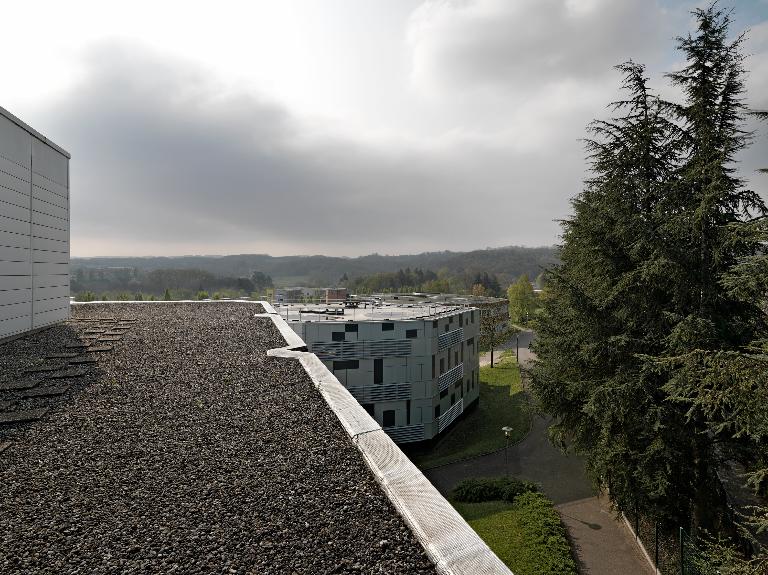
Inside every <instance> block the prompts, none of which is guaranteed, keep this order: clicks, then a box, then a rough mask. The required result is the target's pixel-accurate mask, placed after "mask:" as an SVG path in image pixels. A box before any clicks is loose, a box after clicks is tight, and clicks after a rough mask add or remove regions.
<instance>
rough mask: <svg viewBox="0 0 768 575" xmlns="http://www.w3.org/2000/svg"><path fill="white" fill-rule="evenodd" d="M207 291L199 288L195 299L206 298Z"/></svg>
mask: <svg viewBox="0 0 768 575" xmlns="http://www.w3.org/2000/svg"><path fill="white" fill-rule="evenodd" d="M208 297H209V296H208V292H207V291H204V290H200V291H199V292H197V299H208Z"/></svg>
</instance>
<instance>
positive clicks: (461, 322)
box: [459, 313, 464, 327]
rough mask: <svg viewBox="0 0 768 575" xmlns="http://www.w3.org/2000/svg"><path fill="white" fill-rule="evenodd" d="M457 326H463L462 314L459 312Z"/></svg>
mask: <svg viewBox="0 0 768 575" xmlns="http://www.w3.org/2000/svg"><path fill="white" fill-rule="evenodd" d="M459 327H464V314H463V313H460V314H459Z"/></svg>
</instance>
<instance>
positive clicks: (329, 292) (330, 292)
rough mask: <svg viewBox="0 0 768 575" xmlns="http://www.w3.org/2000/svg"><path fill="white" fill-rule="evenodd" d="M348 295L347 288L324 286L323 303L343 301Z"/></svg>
mask: <svg viewBox="0 0 768 575" xmlns="http://www.w3.org/2000/svg"><path fill="white" fill-rule="evenodd" d="M348 295H349V292H348V291H347V288H326V290H325V303H334V302H340V301H341V302H343V301H344V300H346V299H347V296H348Z"/></svg>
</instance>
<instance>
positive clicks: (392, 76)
mask: <svg viewBox="0 0 768 575" xmlns="http://www.w3.org/2000/svg"><path fill="white" fill-rule="evenodd" d="M701 5H704V3H702V2H691V1H684V0H514V1H512V0H427V1H421V0H322V1H321V0H303V1H300V0H295V1H294V0H271V1H264V0H252V1H248V2H245V1H242V2H234V1H227V0H222V1H220V2H216V3H212V2H205V3H203V2H192V1H189V0H184V1H178V2H177V1H170V0H165V1H163V2H157V1H156V0H153V1H142V0H134V1H131V2H103V1H102V0H97V1H79V0H70V1H69V2H66V3H65V2H60V1H52V2H44V1H29V2H14V3H11V4H9V5H8V6H4V9H3V12H4V21H5V22H6V23H8V22H17V23H22V22H23V23H25V24H24V25H18V26H5V27H4V30H3V33H2V34H0V50H2V52H3V53H4V54H6V58H4V62H3V68H4V70H3V74H2V75H0V105H1V106H3V107H5V108H6V109H8V110H9V111H11V112H12V113H14V114H15V115H17V116H19V117H20V118H21V119H22V120H24V121H25V122H27V123H29V124H30V125H31V126H33V127H34V128H35V129H37V130H39V131H40V132H42V133H43V134H45V135H46V136H48V137H49V138H51V139H52V140H53V141H54V142H56V143H57V144H59V145H60V146H62V147H63V148H65V149H67V150H68V151H69V152H70V153H71V154H72V160H71V164H70V166H71V168H70V169H71V175H70V184H71V228H72V231H71V251H72V255H73V256H76V257H77V256H80V257H85V256H97V255H101V256H106V255H136V256H142V255H186V254H234V253H268V254H272V255H293V254H327V255H341V256H356V255H362V254H367V253H373V252H376V253H381V254H398V253H418V252H423V251H438V250H457V251H463V250H471V249H478V248H485V247H500V246H506V245H527V246H540V245H552V244H555V243H557V242H558V241H559V234H560V226H559V223H558V221H559V220H562V219H563V218H565V217H567V216H568V214H569V212H570V203H569V202H570V199H571V198H573V197H574V196H575V195H576V194H578V193H579V192H580V191H581V189H582V182H583V180H584V178H585V177H586V175H587V173H586V171H585V169H586V168H585V162H584V147H583V143H582V142H581V141H580V139H581V138H583V137H584V136H585V126H586V125H587V124H588V123H589V122H590V121H591V120H592V119H595V118H605V117H607V115H608V113H609V112H608V110H607V104H609V103H610V102H611V101H612V100H614V99H615V98H616V97H617V95H618V92H617V86H618V84H619V81H620V78H619V76H618V75H617V72H616V71H615V70H613V68H612V67H613V65H614V64H617V63H620V62H623V61H625V60H627V59H629V58H632V59H633V60H635V61H637V62H640V63H644V64H645V65H646V66H647V67H648V71H649V75H650V76H651V78H652V82H651V84H652V86H653V87H654V88H655V89H656V90H657V91H658V92H659V93H661V94H662V95H664V96H665V97H670V98H676V97H677V96H678V95H677V94H675V92H674V91H673V90H671V89H670V88H669V87H668V85H667V84H668V83H667V82H666V80H665V79H664V77H663V75H664V73H665V72H669V71H672V70H675V69H677V68H679V67H680V66H681V64H682V61H681V58H680V54H679V53H678V52H676V50H675V37H676V36H679V35H681V34H685V33H687V32H688V31H689V30H692V18H691V15H690V10H691V9H693V8H695V7H696V6H701ZM721 5H723V6H724V7H733V8H735V15H734V16H735V26H734V29H733V32H734V34H737V33H739V32H741V31H743V30H744V29H747V28H749V30H750V32H749V38H748V41H747V43H746V46H745V51H746V52H747V53H748V54H749V55H750V56H749V59H748V60H747V64H746V67H747V69H748V70H749V71H750V75H749V77H748V79H747V97H746V103H747V104H748V105H749V106H751V107H754V108H760V109H768V0H730V1H724V0H722V1H721ZM749 127H750V128H752V129H755V130H757V133H756V134H755V140H754V143H753V145H752V147H751V148H750V149H748V150H747V151H745V152H744V153H743V154H742V157H741V162H740V169H741V173H742V175H743V176H744V177H745V178H746V180H747V182H748V184H749V186H750V187H751V188H752V189H754V190H756V191H758V192H759V193H761V194H762V195H763V197H764V198H766V199H768V176H765V175H761V174H757V173H756V172H755V170H756V169H757V168H758V167H763V166H765V165H766V164H768V125H762V126H761V125H759V124H751V125H750V126H749Z"/></svg>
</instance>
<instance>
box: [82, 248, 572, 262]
mask: <svg viewBox="0 0 768 575" xmlns="http://www.w3.org/2000/svg"><path fill="white" fill-rule="evenodd" d="M557 247H558V244H552V245H539V246H524V245H507V246H498V247H484V248H476V249H467V250H426V251H421V252H408V253H397V254H382V253H378V252H371V253H366V254H360V255H352V256H345V255H330V254H310V253H306V254H281V255H274V254H267V253H261V252H252V253H249V252H238V253H231V254H171V255H96V256H75V255H73V256H71V259H73V260H75V259H77V260H87V259H130V258H135V259H150V258H169V259H170V258H227V257H237V256H264V257H269V258H292V257H293V258H312V257H324V258H339V259H359V258H367V257H374V256H378V257H405V256H421V255H427V254H440V253H455V254H466V253H472V252H484V251H494V250H506V249H513V248H522V249H526V250H535V249H557Z"/></svg>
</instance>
